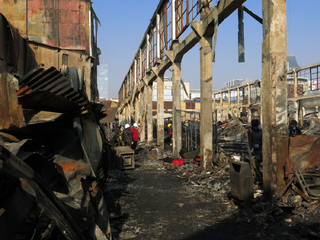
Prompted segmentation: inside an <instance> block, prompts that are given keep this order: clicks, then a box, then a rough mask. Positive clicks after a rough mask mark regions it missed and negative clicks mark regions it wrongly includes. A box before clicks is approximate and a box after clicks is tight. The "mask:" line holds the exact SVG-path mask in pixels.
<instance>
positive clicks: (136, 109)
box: [134, 93, 141, 123]
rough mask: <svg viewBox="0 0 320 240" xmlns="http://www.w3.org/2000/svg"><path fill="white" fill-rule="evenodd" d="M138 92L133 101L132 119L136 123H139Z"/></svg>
mask: <svg viewBox="0 0 320 240" xmlns="http://www.w3.org/2000/svg"><path fill="white" fill-rule="evenodd" d="M139 98H140V93H138V95H137V97H136V99H135V101H134V121H135V122H136V123H140V116H141V115H140V100H139Z"/></svg>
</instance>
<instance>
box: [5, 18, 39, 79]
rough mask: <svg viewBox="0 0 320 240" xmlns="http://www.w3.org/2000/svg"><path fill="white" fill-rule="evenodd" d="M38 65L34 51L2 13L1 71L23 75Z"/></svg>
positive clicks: (17, 75) (18, 75)
mask: <svg viewBox="0 0 320 240" xmlns="http://www.w3.org/2000/svg"><path fill="white" fill-rule="evenodd" d="M36 66H37V62H36V60H35V56H34V54H33V51H32V50H31V48H30V47H29V45H28V43H27V41H26V40H25V39H24V38H22V37H21V36H20V34H19V32H18V30H17V29H16V28H15V27H13V26H12V25H11V24H10V23H9V22H8V21H7V19H6V18H5V17H4V16H3V15H2V14H1V13H0V73H1V72H8V73H11V74H13V75H14V76H16V77H21V76H22V75H24V74H25V73H26V72H28V71H30V70H31V69H32V68H34V67H36Z"/></svg>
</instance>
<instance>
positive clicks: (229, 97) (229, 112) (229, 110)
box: [228, 89, 232, 116]
mask: <svg viewBox="0 0 320 240" xmlns="http://www.w3.org/2000/svg"><path fill="white" fill-rule="evenodd" d="M228 114H230V115H231V116H232V109H231V94H230V89H228Z"/></svg>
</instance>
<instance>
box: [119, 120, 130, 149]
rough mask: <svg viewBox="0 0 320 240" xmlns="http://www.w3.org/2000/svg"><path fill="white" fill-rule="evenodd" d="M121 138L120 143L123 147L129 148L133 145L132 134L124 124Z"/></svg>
mask: <svg viewBox="0 0 320 240" xmlns="http://www.w3.org/2000/svg"><path fill="white" fill-rule="evenodd" d="M121 137H122V142H123V144H124V146H129V147H131V145H132V143H133V139H132V133H131V130H130V125H129V124H126V125H125V126H124V129H123V132H122V135H121Z"/></svg>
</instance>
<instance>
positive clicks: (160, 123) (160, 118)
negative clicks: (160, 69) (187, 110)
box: [157, 75, 164, 149]
mask: <svg viewBox="0 0 320 240" xmlns="http://www.w3.org/2000/svg"><path fill="white" fill-rule="evenodd" d="M157 144H158V145H159V148H160V149H163V148H164V76H163V75H160V76H159V75H158V76H157Z"/></svg>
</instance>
